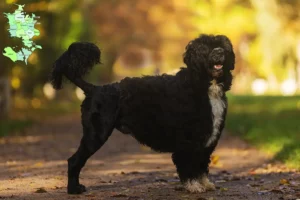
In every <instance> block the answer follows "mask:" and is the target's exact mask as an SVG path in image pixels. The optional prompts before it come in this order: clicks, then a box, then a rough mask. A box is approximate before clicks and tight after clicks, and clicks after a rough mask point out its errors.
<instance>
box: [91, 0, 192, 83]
mask: <svg viewBox="0 0 300 200" xmlns="http://www.w3.org/2000/svg"><path fill="white" fill-rule="evenodd" d="M87 9H88V10H90V12H89V13H90V19H91V20H92V21H93V23H94V32H95V36H96V38H97V39H98V40H99V42H100V43H101V44H100V46H101V47H102V49H103V53H104V54H105V56H104V59H105V60H104V61H103V62H104V64H105V66H106V71H105V72H104V74H102V77H101V79H104V80H105V78H106V80H109V79H110V77H111V73H112V70H111V69H112V65H113V63H114V62H115V60H116V58H117V56H118V55H119V53H120V52H122V51H123V50H124V49H125V48H126V46H127V45H129V44H135V45H140V46H141V47H143V48H148V49H150V50H152V51H154V54H155V55H154V57H155V58H156V59H157V62H158V63H159V62H160V59H161V58H162V57H163V56H166V55H168V54H169V53H168V51H171V52H172V53H173V52H176V54H178V52H180V54H182V53H183V48H182V44H186V43H187V41H188V40H189V38H190V36H191V31H194V30H196V28H195V26H196V25H192V23H191V22H192V18H193V17H195V16H193V15H194V13H193V12H191V8H190V7H188V6H186V4H185V3H184V2H181V1H160V0H153V1H147V0H132V1H125V0H115V1H104V0H100V1H93V2H92V3H91V4H90V5H89V6H88V7H87ZM183 16H184V17H183ZM166 44H168V45H170V46H169V47H168V48H166ZM178 46H179V47H180V48H178ZM160 51H164V52H163V53H160ZM177 57H178V56H177ZM133 59H134V58H133ZM180 60H181V56H180Z"/></svg>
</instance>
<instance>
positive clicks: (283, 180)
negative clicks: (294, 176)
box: [280, 179, 290, 185]
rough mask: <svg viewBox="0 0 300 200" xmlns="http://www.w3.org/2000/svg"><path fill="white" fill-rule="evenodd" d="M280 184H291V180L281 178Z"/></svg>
mask: <svg viewBox="0 0 300 200" xmlns="http://www.w3.org/2000/svg"><path fill="white" fill-rule="evenodd" d="M280 184H281V185H288V184H290V182H289V180H287V179H281V180H280Z"/></svg>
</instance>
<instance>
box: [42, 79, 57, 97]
mask: <svg viewBox="0 0 300 200" xmlns="http://www.w3.org/2000/svg"><path fill="white" fill-rule="evenodd" d="M43 92H44V95H45V97H46V98H47V99H49V100H52V99H54V97H55V94H56V91H55V90H54V89H53V87H52V85H51V84H50V83H46V84H45V85H44V87H43Z"/></svg>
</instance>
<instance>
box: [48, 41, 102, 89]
mask: <svg viewBox="0 0 300 200" xmlns="http://www.w3.org/2000/svg"><path fill="white" fill-rule="evenodd" d="M100 55H101V52H100V50H99V48H98V47H97V46H96V45H94V44H92V43H88V42H75V43H73V44H71V45H70V46H69V48H68V50H67V51H66V52H64V53H63V54H62V55H61V56H60V58H58V59H57V60H56V61H55V63H54V64H53V71H52V73H51V76H50V81H51V83H52V85H53V87H54V88H55V89H61V88H62V82H63V75H64V76H66V77H67V78H68V79H69V80H71V81H72V82H74V83H75V84H76V85H77V86H78V87H80V88H82V89H83V90H84V91H85V92H88V91H90V89H91V87H90V86H92V85H91V84H89V83H86V82H85V81H83V80H82V79H81V77H82V76H84V75H85V74H87V73H88V72H89V71H90V70H91V69H92V67H93V66H94V65H95V64H97V63H100Z"/></svg>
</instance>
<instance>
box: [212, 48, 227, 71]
mask: <svg viewBox="0 0 300 200" xmlns="http://www.w3.org/2000/svg"><path fill="white" fill-rule="evenodd" d="M209 58H210V62H211V63H212V64H213V65H214V69H215V70H220V69H222V68H223V63H224V61H225V51H224V49H223V48H221V47H217V48H214V49H213V50H212V52H211V53H210V54H209Z"/></svg>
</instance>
